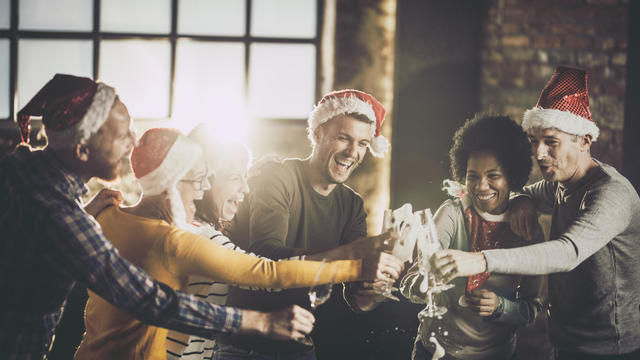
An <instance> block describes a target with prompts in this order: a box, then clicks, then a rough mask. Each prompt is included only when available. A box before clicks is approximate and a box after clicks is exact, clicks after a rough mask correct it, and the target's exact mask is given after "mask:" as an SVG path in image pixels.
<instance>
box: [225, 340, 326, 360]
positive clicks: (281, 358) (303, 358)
mask: <svg viewBox="0 0 640 360" xmlns="http://www.w3.org/2000/svg"><path fill="white" fill-rule="evenodd" d="M247 359H253V360H317V359H316V353H315V351H314V350H309V351H306V352H303V353H294V354H261V353H259V352H257V351H253V350H245V349H241V348H238V347H235V346H231V345H227V344H218V343H216V346H215V348H214V350H213V360H247Z"/></svg>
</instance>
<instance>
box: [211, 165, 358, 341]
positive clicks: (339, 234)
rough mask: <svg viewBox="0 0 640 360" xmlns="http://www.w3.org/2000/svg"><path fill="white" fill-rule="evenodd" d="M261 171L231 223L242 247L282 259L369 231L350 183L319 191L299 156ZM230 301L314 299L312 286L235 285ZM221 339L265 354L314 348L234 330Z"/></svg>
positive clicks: (270, 305)
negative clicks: (309, 289) (325, 192)
mask: <svg viewBox="0 0 640 360" xmlns="http://www.w3.org/2000/svg"><path fill="white" fill-rule="evenodd" d="M258 171H259V175H258V176H257V177H255V178H253V179H252V180H251V181H250V182H249V185H250V189H251V190H250V193H249V196H248V197H247V199H245V201H244V202H243V203H242V204H241V205H240V208H239V209H238V214H237V215H236V218H235V220H234V222H233V223H232V224H231V226H230V227H229V238H230V239H231V240H232V241H233V242H234V243H236V244H238V245H239V246H240V247H242V248H245V249H249V250H250V251H252V252H254V253H256V254H258V255H262V256H265V257H268V258H271V259H283V258H289V257H291V256H296V255H300V254H301V253H306V252H307V250H317V251H321V250H328V249H331V248H335V247H337V246H339V245H343V244H346V243H348V242H351V241H353V240H355V239H357V238H360V237H363V236H366V232H367V231H366V213H365V211H364V206H363V201H362V198H361V197H360V195H358V194H357V193H356V192H355V191H353V190H352V189H350V188H349V187H347V186H346V185H343V184H338V185H337V186H336V187H335V189H334V190H333V191H332V192H331V193H330V194H329V195H328V196H322V195H320V194H318V193H317V192H316V191H315V190H313V188H312V187H311V185H310V183H309V180H308V178H307V175H306V173H305V170H304V162H303V161H302V160H298V159H290V160H285V161H284V162H282V163H276V162H270V163H266V164H264V165H263V166H262V167H261V168H260V169H258ZM227 304H228V305H229V306H237V307H240V308H245V309H257V310H266V311H270V310H277V309H282V308H284V307H285V306H287V305H291V304H298V305H301V306H308V305H309V300H308V296H307V289H299V290H285V291H281V292H277V293H273V292H266V291H250V290H244V289H239V288H232V289H231V291H230V293H229V297H228V300H227ZM232 304H233V305H232ZM328 305H329V304H326V305H324V307H327V306H328ZM323 310H326V309H323ZM219 342H221V343H227V344H231V345H234V346H238V347H243V348H245V349H251V350H256V351H259V352H264V353H273V352H282V353H287V352H298V351H304V350H305V349H307V350H308V349H309V348H305V347H304V346H303V345H300V344H299V343H296V342H292V341H288V342H282V341H273V340H269V339H266V338H261V337H250V336H236V335H230V336H225V337H224V338H223V339H220V340H219Z"/></svg>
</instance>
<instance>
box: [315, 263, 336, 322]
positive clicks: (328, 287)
mask: <svg viewBox="0 0 640 360" xmlns="http://www.w3.org/2000/svg"><path fill="white" fill-rule="evenodd" d="M326 265H327V263H326V260H324V259H323V260H322V265H321V266H320V268H319V269H318V272H317V273H316V277H315V279H314V280H313V284H314V285H313V286H312V287H310V288H309V292H308V294H309V304H310V305H311V311H313V310H315V309H316V308H317V307H318V306H320V305H322V304H324V303H326V302H327V300H329V298H330V297H331V291H332V290H333V277H334V276H335V272H334V274H333V275H332V277H331V279H332V281H331V283H329V284H323V285H318V279H319V278H320V273H322V270H323V269H324V268H325V267H326Z"/></svg>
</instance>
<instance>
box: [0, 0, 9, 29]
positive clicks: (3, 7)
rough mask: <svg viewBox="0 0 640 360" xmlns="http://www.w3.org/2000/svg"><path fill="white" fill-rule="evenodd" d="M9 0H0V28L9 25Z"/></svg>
mask: <svg viewBox="0 0 640 360" xmlns="http://www.w3.org/2000/svg"><path fill="white" fill-rule="evenodd" d="M10 15H11V1H10V0H0V29H8V28H10V27H11V18H10Z"/></svg>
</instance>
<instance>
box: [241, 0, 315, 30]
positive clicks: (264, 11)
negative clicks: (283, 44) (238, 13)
mask: <svg viewBox="0 0 640 360" xmlns="http://www.w3.org/2000/svg"><path fill="white" fill-rule="evenodd" d="M316 8H317V5H316V0H253V1H252V2H251V35H252V36H264V37H288V38H314V37H315V36H316Z"/></svg>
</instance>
